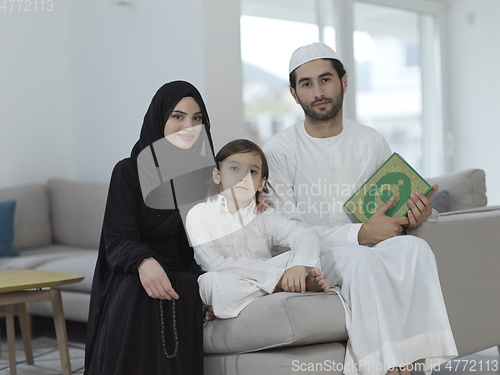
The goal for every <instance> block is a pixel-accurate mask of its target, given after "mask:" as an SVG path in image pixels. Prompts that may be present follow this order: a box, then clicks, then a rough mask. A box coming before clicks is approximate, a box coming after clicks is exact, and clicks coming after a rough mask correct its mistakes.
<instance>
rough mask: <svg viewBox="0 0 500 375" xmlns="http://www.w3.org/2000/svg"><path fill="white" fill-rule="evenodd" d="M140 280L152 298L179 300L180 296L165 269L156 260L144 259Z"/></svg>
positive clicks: (139, 269)
mask: <svg viewBox="0 0 500 375" xmlns="http://www.w3.org/2000/svg"><path fill="white" fill-rule="evenodd" d="M137 270H138V271H139V278H140V279H141V284H142V286H143V287H144V290H145V291H146V293H147V294H148V296H150V297H151V298H159V299H168V300H169V301H170V300H171V299H172V298H173V299H178V298H179V295H178V294H177V293H176V292H175V290H174V288H172V284H171V283H170V280H169V279H168V276H167V274H166V273H165V270H164V269H163V267H162V266H161V265H160V263H158V261H157V260H156V259H155V258H146V259H144V260H143V261H142V262H141V264H140V265H139V267H138V268H137Z"/></svg>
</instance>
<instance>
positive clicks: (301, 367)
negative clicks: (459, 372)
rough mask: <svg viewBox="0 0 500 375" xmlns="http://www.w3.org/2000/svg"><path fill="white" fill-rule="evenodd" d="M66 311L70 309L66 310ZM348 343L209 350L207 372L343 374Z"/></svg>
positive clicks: (206, 361)
mask: <svg viewBox="0 0 500 375" xmlns="http://www.w3.org/2000/svg"><path fill="white" fill-rule="evenodd" d="M65 311H66V310H65ZM344 356H345V343H340V342H333V343H328V344H319V345H307V346H300V347H294V348H280V349H273V350H263V351H260V352H256V353H245V354H206V355H205V356H204V358H203V363H204V365H203V367H204V370H205V375H220V374H238V375H256V374H259V375H261V374H265V375H270V374H272V375H292V374H309V375H342V373H343V371H342V370H343V363H344Z"/></svg>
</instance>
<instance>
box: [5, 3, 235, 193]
mask: <svg viewBox="0 0 500 375" xmlns="http://www.w3.org/2000/svg"><path fill="white" fill-rule="evenodd" d="M117 3H118V1H117V0H106V1H102V0H85V1H83V0H80V1H77V0H75V1H71V2H54V10H53V11H52V12H44V13H42V12H38V13H36V12H31V13H26V12H18V11H13V12H0V103H1V104H0V106H1V107H0V186H9V185H14V184H21V183H29V182H44V181H46V180H47V179H48V178H51V177H56V176H57V177H65V178H70V179H75V180H82V181H102V182H105V181H108V180H109V176H110V173H111V170H112V168H113V166H114V164H115V163H116V162H117V161H118V160H120V159H122V158H124V157H127V156H128V155H129V154H130V150H131V149H132V146H133V145H134V143H135V142H136V141H137V139H138V137H139V132H140V128H141V125H142V120H143V116H144V114H145V113H146V110H147V108H148V105H149V103H150V101H151V98H152V97H153V95H154V93H155V92H156V90H157V89H158V88H159V87H160V86H161V85H162V84H163V83H165V82H168V81H172V80H177V79H183V80H187V81H190V82H191V83H193V84H194V85H195V86H196V87H198V89H199V90H200V92H201V93H202V95H203V96H204V98H205V100H206V102H207V106H208V110H209V114H210V117H211V122H212V127H213V129H214V130H213V133H212V134H213V138H214V141H215V142H214V143H215V148H216V149H218V148H220V147H221V146H222V145H223V144H225V143H226V142H227V141H228V140H230V139H234V138H237V137H241V136H242V134H243V115H242V113H243V108H242V107H243V106H242V101H241V88H240V87H241V66H240V65H241V64H240V63H239V59H240V52H239V2H237V1H235V2H234V4H227V3H226V4H224V3H225V2H224V1H222V0H203V1H202V0H184V1H170V0H148V1H138V0H133V1H132V3H133V4H132V5H131V6H125V5H117ZM232 3H233V2H232ZM228 27H231V30H230V31H228ZM235 30H238V32H235Z"/></svg>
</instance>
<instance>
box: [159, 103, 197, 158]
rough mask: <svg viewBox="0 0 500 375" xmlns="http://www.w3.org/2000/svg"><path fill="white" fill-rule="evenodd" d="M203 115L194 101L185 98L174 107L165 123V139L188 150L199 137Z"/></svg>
mask: <svg viewBox="0 0 500 375" xmlns="http://www.w3.org/2000/svg"><path fill="white" fill-rule="evenodd" d="M202 127H203V114H202V112H201V109H200V106H199V105H198V103H196V101H195V100H194V99H193V98H192V97H190V96H186V97H185V98H182V99H181V101H180V102H179V103H177V105H176V106H175V108H174V110H173V111H172V113H171V114H170V116H169V118H168V120H167V122H166V123H165V130H164V134H165V138H166V139H167V140H168V141H169V142H170V143H172V144H173V145H174V146H177V147H179V148H183V149H188V148H191V146H193V144H194V143H195V142H196V140H197V139H198V137H199V136H200V132H201V128H202Z"/></svg>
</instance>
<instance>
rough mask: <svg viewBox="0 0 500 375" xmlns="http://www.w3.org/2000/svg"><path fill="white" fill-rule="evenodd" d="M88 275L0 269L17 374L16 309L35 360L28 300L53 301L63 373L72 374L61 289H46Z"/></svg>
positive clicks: (28, 358) (12, 365)
mask: <svg viewBox="0 0 500 375" xmlns="http://www.w3.org/2000/svg"><path fill="white" fill-rule="evenodd" d="M83 279H84V276H82V275H77V274H74V273H66V272H53V271H37V270H9V271H0V306H4V310H5V318H6V325H7V341H8V346H9V363H10V373H11V375H15V374H16V372H17V369H16V346H15V345H16V335H15V331H14V309H16V310H17V312H18V315H19V323H20V326H21V335H22V338H23V343H24V350H25V352H26V362H27V363H28V364H31V365H32V364H34V361H33V348H32V346H31V332H30V329H29V324H28V314H27V313H26V302H40V301H50V302H51V303H52V315H53V316H54V325H55V330H56V337H57V346H58V348H59V355H60V357H61V366H62V373H63V375H70V374H71V364H70V361H69V349H68V335H67V332H66V322H65V320H64V312H63V305H62V300H61V291H60V290H59V289H57V288H55V289H45V290H42V288H50V287H53V286H58V285H64V284H72V283H77V282H80V281H82V280H83Z"/></svg>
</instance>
